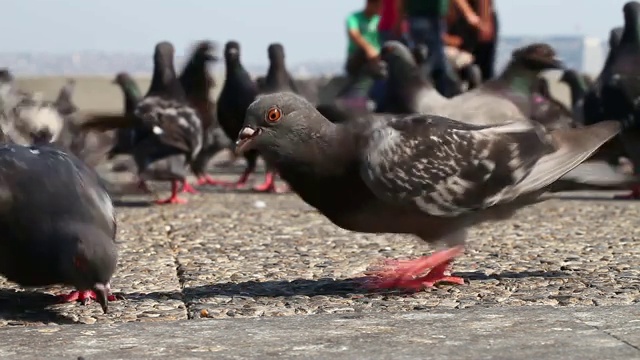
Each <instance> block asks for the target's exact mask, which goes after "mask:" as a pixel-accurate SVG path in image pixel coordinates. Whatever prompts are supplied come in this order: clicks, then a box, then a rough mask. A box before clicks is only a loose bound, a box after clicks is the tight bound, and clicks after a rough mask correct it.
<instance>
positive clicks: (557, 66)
mask: <svg viewBox="0 0 640 360" xmlns="http://www.w3.org/2000/svg"><path fill="white" fill-rule="evenodd" d="M551 63H552V64H553V67H554V68H555V69H558V70H564V69H566V65H565V64H564V62H563V61H562V59H560V58H557V57H554V58H553V60H552V61H551Z"/></svg>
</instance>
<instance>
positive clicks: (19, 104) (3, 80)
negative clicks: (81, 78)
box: [0, 69, 65, 145]
mask: <svg viewBox="0 0 640 360" xmlns="http://www.w3.org/2000/svg"><path fill="white" fill-rule="evenodd" d="M64 123H65V120H64V118H63V116H62V114H60V113H59V112H58V110H57V109H56V106H55V105H54V104H53V103H52V102H49V101H44V100H43V99H41V98H40V97H39V96H36V95H35V94H31V93H28V92H24V91H22V90H20V89H18V88H17V87H16V85H15V83H14V82H13V75H12V74H11V72H10V71H9V70H6V69H5V72H4V74H0V131H1V132H2V133H3V135H4V137H5V138H6V139H7V140H8V141H10V142H12V143H16V144H22V145H32V144H47V143H51V142H54V141H56V140H57V139H58V137H59V136H60V133H61V132H62V130H63V127H64Z"/></svg>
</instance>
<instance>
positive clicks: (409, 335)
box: [0, 305, 640, 360]
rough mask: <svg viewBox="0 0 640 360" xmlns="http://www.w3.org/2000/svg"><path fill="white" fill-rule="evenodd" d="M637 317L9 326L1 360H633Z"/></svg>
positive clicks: (519, 315)
mask: <svg viewBox="0 0 640 360" xmlns="http://www.w3.org/2000/svg"><path fill="white" fill-rule="evenodd" d="M638 315H640V306H638V305H631V306H616V307H603V308H596V307H589V308H569V307H565V308H553V307H519V308H517V309H513V308H471V309H460V310H447V311H442V310H436V311H411V312H401V313H375V314H365V313H355V314H332V315H309V316H291V317H268V318H267V317H265V318H249V319H233V320H232V319H221V320H213V319H207V320H204V319H198V320H186V321H172V322H156V323H123V324H110V325H98V324H95V325H83V326H70V325H60V326H49V327H26V328H13V329H8V328H5V329H0V336H1V337H2V339H3V341H2V344H0V357H3V358H5V357H6V358H11V359H16V360H19V359H33V358H41V357H44V356H46V357H47V358H50V359H70V358H77V357H79V356H82V357H83V358H84V359H87V360H100V359H170V358H180V359H202V358H215V359H249V358H252V359H298V358H304V359H328V358H331V359H334V360H339V359H372V360H373V359H394V360H400V359H424V358H435V359H457V360H461V359H473V360H480V359H510V360H520V359H522V360H525V359H527V360H528V359H536V358H537V359H564V360H572V359H576V360H590V359H594V360H596V359H597V360H606V359H611V360H613V359H616V360H626V359H629V360H631V359H639V358H640V350H639V349H638V347H637V345H638V341H637V340H638V337H637V334H638V322H637V321H633V320H634V319H638V318H639V317H638ZM627 335H629V337H628V338H625V336H627ZM634 339H635V340H634Z"/></svg>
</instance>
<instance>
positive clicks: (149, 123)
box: [135, 97, 202, 157]
mask: <svg viewBox="0 0 640 360" xmlns="http://www.w3.org/2000/svg"><path fill="white" fill-rule="evenodd" d="M135 115H136V116H137V117H138V118H140V119H141V120H142V122H143V124H145V126H146V127H147V128H148V129H150V130H151V132H152V133H154V134H155V135H156V136H158V138H159V139H160V141H162V143H164V144H167V145H169V146H173V147H175V148H177V149H180V150H182V151H184V152H185V153H187V154H189V155H190V156H191V157H195V156H196V154H198V152H200V149H201V148H202V124H201V121H200V118H199V117H198V114H197V113H196V111H195V110H194V109H192V108H191V107H189V106H187V105H185V104H183V103H180V102H177V101H173V100H167V99H162V98H159V97H147V98H145V99H144V100H142V101H141V102H140V103H139V104H138V106H137V107H136V110H135Z"/></svg>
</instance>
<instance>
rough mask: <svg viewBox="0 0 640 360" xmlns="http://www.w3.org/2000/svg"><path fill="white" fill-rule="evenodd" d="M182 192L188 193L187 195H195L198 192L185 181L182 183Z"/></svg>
mask: <svg viewBox="0 0 640 360" xmlns="http://www.w3.org/2000/svg"><path fill="white" fill-rule="evenodd" d="M182 192H183V193H189V194H197V193H198V190H196V189H195V188H194V187H193V186H191V184H189V182H188V181H187V180H184V181H183V182H182Z"/></svg>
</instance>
